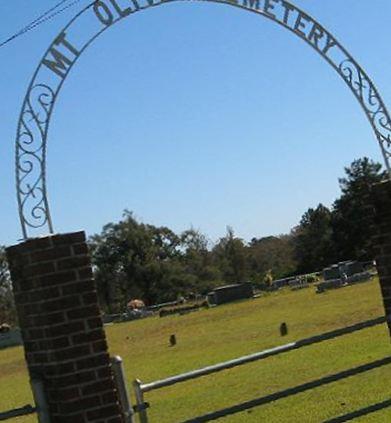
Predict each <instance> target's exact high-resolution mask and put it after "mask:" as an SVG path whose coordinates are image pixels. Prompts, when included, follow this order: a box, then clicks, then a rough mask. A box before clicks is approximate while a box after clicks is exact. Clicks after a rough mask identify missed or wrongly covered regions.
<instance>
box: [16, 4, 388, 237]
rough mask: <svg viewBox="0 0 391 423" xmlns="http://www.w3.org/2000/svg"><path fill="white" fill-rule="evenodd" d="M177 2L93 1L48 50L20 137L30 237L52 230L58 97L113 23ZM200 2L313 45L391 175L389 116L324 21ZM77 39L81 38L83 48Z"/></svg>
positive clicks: (294, 12)
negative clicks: (50, 176) (52, 145)
mask: <svg viewBox="0 0 391 423" xmlns="http://www.w3.org/2000/svg"><path fill="white" fill-rule="evenodd" d="M173 1H180V0H137V2H135V1H131V0H129V2H128V4H127V5H125V1H124V2H122V4H121V5H119V3H117V1H116V0H102V1H100V2H95V1H93V2H92V3H91V4H89V5H88V6H86V7H85V8H84V9H83V10H81V11H80V12H79V13H78V14H77V15H76V16H75V17H74V18H73V19H72V20H71V21H70V22H69V24H68V25H67V26H66V27H65V28H64V29H63V31H61V33H60V34H59V35H58V36H57V37H56V38H55V39H54V41H53V43H52V44H51V45H50V47H49V48H48V50H47V51H46V53H45V55H44V57H43V58H42V60H41V62H40V64H39V66H38V68H37V70H36V72H35V74H34V77H33V80H32V82H31V85H30V88H29V90H28V92H27V94H26V97H25V101H24V103H23V108H22V112H21V114H20V119H19V125H18V132H17V138H16V180H17V195H18V204H19V215H20V220H21V224H22V230H23V235H24V237H25V238H27V237H28V233H27V232H28V229H29V228H33V229H40V228H43V227H44V226H47V227H48V229H49V231H50V232H53V228H52V223H51V218H50V212H49V205H48V201H47V195H46V174H45V172H46V169H45V166H46V142H47V134H48V127H49V121H50V118H51V115H52V111H53V107H54V104H55V101H56V97H57V95H58V93H59V91H60V89H61V87H62V85H63V82H64V80H65V78H66V77H67V75H68V74H69V71H70V69H71V67H72V66H73V64H74V63H75V62H76V60H77V58H78V57H79V56H80V54H81V53H82V52H83V51H84V50H85V49H86V48H87V47H88V46H89V45H90V44H91V43H92V42H93V41H94V40H95V39H96V38H97V37H98V35H100V34H101V33H103V32H104V31H105V30H106V29H107V28H109V27H111V26H112V25H113V24H114V23H116V22H118V21H120V20H122V19H123V18H125V17H127V16H131V15H132V14H134V13H135V12H138V11H140V10H145V9H147V8H149V7H155V6H158V5H161V4H165V3H171V2H173ZM196 1H208V2H213V3H222V4H227V5H230V6H233V7H238V8H240V9H245V10H248V11H250V12H252V13H256V14H259V15H261V16H263V17H267V18H268V19H271V20H272V21H275V22H276V23H278V24H280V25H281V26H283V27H285V28H287V29H289V30H290V31H291V32H292V33H294V34H296V35H298V36H299V37H300V38H301V39H303V40H304V41H305V42H307V43H308V44H309V45H310V46H311V47H313V48H314V49H315V50H316V51H317V52H318V53H319V54H320V55H321V56H322V57H323V58H324V59H325V60H326V61H327V62H328V63H329V64H331V65H332V66H333V67H334V69H336V70H337V72H338V73H339V75H340V76H341V77H342V78H343V79H344V81H345V82H346V84H347V85H348V86H349V88H350V89H351V90H352V92H353V93H354V95H355V97H356V98H357V100H358V101H359V103H360V105H361V106H362V108H363V110H364V112H365V114H366V115H367V117H368V119H369V121H370V123H371V125H372V127H373V129H374V132H375V135H376V138H377V140H378V142H379V145H380V147H381V150H382V154H383V157H384V160H385V165H386V168H387V170H388V172H389V174H390V176H391V169H390V165H389V161H390V158H391V119H390V115H389V113H388V111H387V109H386V107H385V105H384V103H383V101H382V99H381V97H380V95H379V93H378V91H377V90H376V88H375V86H374V84H373V83H372V81H371V79H370V78H369V77H368V75H367V74H366V73H365V72H364V70H363V69H362V68H361V67H360V66H359V65H358V64H357V62H356V61H355V60H354V59H353V58H352V56H351V55H350V54H349V53H348V52H347V51H346V50H345V49H344V47H343V46H342V45H341V44H340V43H338V41H337V40H336V39H335V37H334V36H333V35H332V34H331V33H329V32H328V31H326V29H325V28H323V27H322V26H321V25H320V24H319V22H317V21H315V20H314V19H313V18H312V17H310V16H309V15H308V14H307V13H305V12H303V11H301V10H300V9H299V8H297V7H296V6H295V5H293V4H291V3H290V2H289V1H287V0H284V1H279V2H273V4H271V3H270V2H261V1H255V0H196ZM79 18H80V19H79ZM85 18H91V19H92V20H93V22H91V25H85ZM74 27H76V28H74ZM73 29H75V30H74V31H73ZM87 32H88V34H87ZM80 33H83V36H82V37H80ZM78 34H79V35H78ZM75 38H76V39H77V38H79V39H82V41H79V45H78V43H77V42H76V41H77V40H76V39H75ZM48 80H50V81H51V82H50V83H48V82H47V81H48Z"/></svg>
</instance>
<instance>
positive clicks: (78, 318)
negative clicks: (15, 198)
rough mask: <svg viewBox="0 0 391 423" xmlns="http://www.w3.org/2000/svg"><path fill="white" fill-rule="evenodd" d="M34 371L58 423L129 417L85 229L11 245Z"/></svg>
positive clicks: (18, 299)
mask: <svg viewBox="0 0 391 423" xmlns="http://www.w3.org/2000/svg"><path fill="white" fill-rule="evenodd" d="M7 257H8V261H9V266H10V270H11V278H12V283H13V289H14V295H15V302H16V306H17V311H18V316H19V323H20V327H21V330H22V337H23V341H24V347H25V356H26V361H27V366H28V369H29V373H30V377H39V378H41V379H42V380H43V383H44V387H45V392H46V397H47V400H48V403H49V410H50V418H51V422H52V423H67V422H69V423H79V422H80V423H81V422H100V423H103V422H105V423H106V422H107V423H121V422H122V421H123V419H122V413H121V410H120V406H119V404H118V397H117V392H116V390H115V387H114V382H113V376H112V372H111V367H110V361H109V355H108V349H107V343H106V337H105V333H104V330H103V323H102V319H101V315H100V310H99V306H98V298H97V294H96V288H95V282H94V280H93V278H92V269H91V260H90V257H89V254H88V249H87V244H86V239H85V234H84V232H76V233H69V234H62V235H50V236H47V237H44V238H35V239H30V240H28V241H25V242H23V243H21V244H19V245H15V246H12V247H9V248H8V249H7Z"/></svg>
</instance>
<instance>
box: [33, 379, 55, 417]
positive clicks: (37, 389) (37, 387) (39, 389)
mask: <svg viewBox="0 0 391 423" xmlns="http://www.w3.org/2000/svg"><path fill="white" fill-rule="evenodd" d="M30 384H31V389H32V391H33V397H34V401H35V406H36V407H37V414H38V421H39V423H50V415H49V407H48V403H47V400H46V395H45V390H44V387H43V382H42V380H41V379H37V378H33V379H31V380H30Z"/></svg>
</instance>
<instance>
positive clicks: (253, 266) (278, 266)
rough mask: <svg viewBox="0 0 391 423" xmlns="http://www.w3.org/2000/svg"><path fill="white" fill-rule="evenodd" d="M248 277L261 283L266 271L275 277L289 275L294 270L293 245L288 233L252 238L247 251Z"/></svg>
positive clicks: (295, 264)
mask: <svg viewBox="0 0 391 423" xmlns="http://www.w3.org/2000/svg"><path fill="white" fill-rule="evenodd" d="M247 259H248V266H249V271H250V278H251V280H252V281H253V282H258V283H262V282H263V281H264V278H265V276H266V275H267V274H268V273H271V274H273V277H274V278H275V279H279V278H282V277H285V276H289V275H291V274H293V273H294V272H295V271H296V267H297V263H296V260H295V255H294V245H293V242H292V237H291V236H290V235H280V236H278V237H276V236H268V237H264V238H259V239H257V238H253V239H252V240H251V242H250V245H249V247H248V251H247Z"/></svg>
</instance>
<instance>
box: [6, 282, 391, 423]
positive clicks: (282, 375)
mask: <svg viewBox="0 0 391 423" xmlns="http://www.w3.org/2000/svg"><path fill="white" fill-rule="evenodd" d="M383 314H384V310H383V305H382V300H381V295H380V289H379V284H378V281H377V279H375V280H373V281H372V282H369V283H364V284H360V285H356V286H351V287H346V288H343V289H339V290H334V291H330V292H327V293H324V294H320V295H317V294H315V292H314V289H313V288H309V289H305V290H301V291H296V292H292V291H289V290H283V291H280V292H276V293H273V294H270V295H267V296H264V297H261V298H258V299H253V300H247V301H240V302H237V303H233V304H229V305H224V306H219V307H216V308H212V309H209V310H203V311H198V312H194V313H191V314H187V315H184V316H170V317H164V318H159V317H154V318H149V319H145V320H141V321H135V322H129V323H121V324H117V325H112V326H107V327H106V331H107V335H108V339H109V345H110V353H111V354H112V355H114V354H118V355H120V356H122V358H123V359H124V364H125V369H126V376H127V380H128V381H129V385H130V382H131V381H132V380H133V379H135V378H139V379H141V380H142V381H143V382H150V381H153V380H156V379H161V378H164V377H167V376H171V375H174V374H177V373H181V372H185V371H189V370H193V369H197V368H199V367H203V366H206V365H210V364H214V363H218V362H220V361H224V360H228V359H232V358H236V357H240V356H242V355H245V354H250V353H254V352H257V351H261V350H263V349H265V348H270V347H273V346H277V345H280V344H284V343H287V342H290V341H294V340H298V339H301V338H304V337H308V336H311V335H315V334H318V333H322V332H325V331H329V330H332V329H336V328H341V327H344V326H346V325H350V324H354V323H357V322H360V321H363V320H367V319H370V318H374V317H377V316H380V315H383ZM283 321H285V322H287V324H288V329H289V333H288V335H287V336H285V337H283V338H282V337H281V336H280V334H279V325H280V323H281V322H283ZM171 334H176V337H177V341H178V344H177V345H176V346H175V347H169V342H168V338H169V336H170V335H171ZM390 353H391V344H390V338H389V335H388V331H387V328H386V325H381V326H377V327H375V328H372V329H366V330H363V331H360V332H357V333H355V334H351V335H347V336H344V337H341V338H339V339H335V340H332V341H326V342H323V343H320V344H317V345H315V346H310V347H305V348H302V349H300V350H297V351H291V352H288V353H284V354H281V355H279V356H277V357H271V358H268V359H266V360H263V361H260V362H255V363H251V364H247V365H243V366H239V367H237V368H234V369H231V370H227V371H223V372H220V373H217V374H214V375H209V376H204V377H202V378H200V379H196V380H193V381H188V382H184V383H181V384H178V385H174V386H171V387H168V388H163V389H161V390H158V391H152V392H149V393H147V394H146V397H145V399H146V401H147V402H149V403H150V404H151V408H150V409H149V410H148V415H149V416H150V421H151V422H152V423H174V422H181V421H183V420H186V419H188V418H191V417H195V416H197V415H200V414H204V413H206V412H209V411H214V410H217V409H220V408H223V407H225V406H230V405H234V404H237V403H239V402H243V401H247V400H250V399H253V398H257V397H261V396H264V395H266V394H269V393H272V392H275V391H278V390H281V389H285V388H288V387H293V386H295V385H298V384H302V383H305V382H308V381H311V380H313V379H316V378H319V377H322V376H325V375H327V374H332V373H335V372H338V371H341V370H344V369H348V368H351V367H354V366H358V365H361V364H364V363H366V362H368V361H373V360H376V359H380V358H383V357H385V356H388V355H390ZM390 380H391V366H385V367H382V368H380V369H377V370H373V371H369V372H367V373H365V374H362V375H358V376H354V377H351V378H348V379H344V380H343V381H340V382H336V383H333V384H330V385H327V386H324V387H320V388H316V389H313V390H311V391H308V392H306V393H302V394H298V395H294V396H291V397H289V398H287V399H283V400H279V401H276V402H273V403H270V404H268V405H266V406H261V407H258V408H254V409H253V410H251V411H250V412H243V413H239V414H236V415H234V416H231V417H227V418H225V420H224V421H227V422H230V423H231V422H322V421H324V420H327V419H330V418H332V417H336V416H338V415H341V414H345V413H348V412H350V411H353V410H356V409H359V408H363V407H365V406H368V405H370V404H374V403H377V402H381V401H384V400H386V399H389V398H391V382H390ZM129 387H130V388H131V386H129ZM132 395H133V393H132ZM31 401H32V399H31V394H30V389H29V386H28V379H27V373H26V368H25V364H24V358H23V351H22V348H19V347H17V348H11V349H7V350H2V351H0V411H1V410H5V409H9V408H13V407H17V406H22V405H24V404H26V403H28V402H31ZM133 401H134V400H133ZM13 421H15V422H18V423H28V422H35V421H36V417H33V416H31V417H24V418H18V419H14V420H13ZM356 421H357V422H376V423H383V422H384V423H386V422H387V423H389V422H391V408H388V409H386V410H383V411H379V412H376V413H373V414H371V415H368V416H365V417H361V418H359V419H357V420H356Z"/></svg>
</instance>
